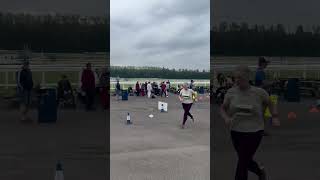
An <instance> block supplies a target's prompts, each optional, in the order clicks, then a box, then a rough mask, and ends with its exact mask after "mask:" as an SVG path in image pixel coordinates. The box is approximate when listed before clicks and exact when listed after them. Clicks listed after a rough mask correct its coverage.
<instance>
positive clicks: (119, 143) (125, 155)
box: [110, 94, 210, 180]
mask: <svg viewBox="0 0 320 180" xmlns="http://www.w3.org/2000/svg"><path fill="white" fill-rule="evenodd" d="M203 98H204V99H203V100H202V101H199V102H197V103H195V104H194V105H193V107H192V109H191V113H192V114H193V115H194V117H195V122H194V123H193V122H192V121H191V120H190V119H189V120H188V121H187V123H186V125H187V127H186V129H180V124H181V123H182V116H183V110H182V106H181V104H180V102H179V100H178V97H177V95H173V94H172V95H170V96H169V98H164V97H163V98H160V97H158V98H156V99H148V98H147V97H132V96H129V100H128V101H117V100H115V97H112V98H111V110H110V112H111V114H110V117H111V118H110V124H111V125H110V126H111V128H110V129H111V143H110V145H111V148H110V149H111V155H110V158H111V160H110V163H111V172H110V173H111V178H110V179H111V180H208V179H210V100H209V99H208V98H207V97H206V95H205V96H203ZM158 101H163V102H167V103H168V112H163V113H161V112H160V111H158V109H157V107H158ZM128 112H129V113H130V116H131V120H132V122H133V124H132V125H126V116H127V113H128ZM150 114H153V115H154V117H153V118H150V117H149V115H150Z"/></svg>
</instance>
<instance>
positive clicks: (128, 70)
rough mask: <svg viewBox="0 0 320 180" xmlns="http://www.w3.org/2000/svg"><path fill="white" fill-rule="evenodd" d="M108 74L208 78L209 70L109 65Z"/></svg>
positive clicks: (125, 76)
mask: <svg viewBox="0 0 320 180" xmlns="http://www.w3.org/2000/svg"><path fill="white" fill-rule="evenodd" d="M110 76H111V77H120V78H161V79H210V72H208V71H205V70H202V71H200V70H188V69H169V68H160V67H140V68H137V67H129V66H125V67H119V66H111V67H110Z"/></svg>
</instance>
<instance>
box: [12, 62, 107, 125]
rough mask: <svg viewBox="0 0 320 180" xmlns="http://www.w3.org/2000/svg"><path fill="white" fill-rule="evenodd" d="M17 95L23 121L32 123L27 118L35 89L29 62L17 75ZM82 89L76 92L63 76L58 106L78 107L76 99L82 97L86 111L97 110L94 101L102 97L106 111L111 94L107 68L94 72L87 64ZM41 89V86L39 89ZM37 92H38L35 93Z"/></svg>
mask: <svg viewBox="0 0 320 180" xmlns="http://www.w3.org/2000/svg"><path fill="white" fill-rule="evenodd" d="M16 80H17V95H18V98H19V100H20V110H21V121H22V122H31V121H32V120H31V119H30V117H28V116H27V114H28V111H29V109H30V106H31V103H32V98H33V96H32V94H33V93H32V92H33V90H34V89H35V87H34V81H33V77H32V71H31V69H30V65H29V62H28V61H25V62H23V65H22V68H21V69H20V70H19V71H18V72H17V74H16ZM80 84H81V85H80V87H79V89H78V90H76V91H74V88H73V87H72V84H71V82H70V80H69V78H68V76H67V75H66V74H63V75H61V79H60V80H59V81H58V82H57V87H56V88H57V104H58V105H59V104H60V103H70V104H72V105H73V106H74V107H75V105H76V102H75V99H76V97H80V98H82V100H83V103H84V104H85V105H86V110H88V111H91V110H95V107H94V104H95V103H94V100H95V98H96V95H97V94H99V95H100V100H101V105H102V107H103V108H104V109H106V108H107V105H108V94H109V89H108V87H109V74H108V70H107V68H104V69H102V70H99V69H95V71H93V70H92V65H91V63H87V64H86V67H85V68H84V69H83V71H82V73H81V78H80ZM37 88H38V89H39V88H41V87H40V85H38V87H37ZM35 92H37V90H36V91H35Z"/></svg>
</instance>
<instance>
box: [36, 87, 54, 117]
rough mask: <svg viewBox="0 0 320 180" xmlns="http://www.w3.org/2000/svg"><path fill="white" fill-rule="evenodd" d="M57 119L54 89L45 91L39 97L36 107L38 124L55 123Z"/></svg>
mask: <svg viewBox="0 0 320 180" xmlns="http://www.w3.org/2000/svg"><path fill="white" fill-rule="evenodd" d="M57 117H58V107H57V95H56V89H45V90H43V92H42V94H41V95H40V99H39V107H38V122H39V123H55V122H56V121H57Z"/></svg>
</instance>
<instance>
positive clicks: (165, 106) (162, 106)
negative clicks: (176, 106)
mask: <svg viewBox="0 0 320 180" xmlns="http://www.w3.org/2000/svg"><path fill="white" fill-rule="evenodd" d="M161 109H163V110H164V111H165V112H167V111H168V103H165V102H161V101H159V102H158V110H159V111H161Z"/></svg>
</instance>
